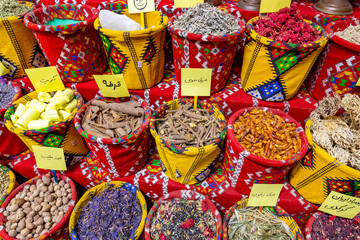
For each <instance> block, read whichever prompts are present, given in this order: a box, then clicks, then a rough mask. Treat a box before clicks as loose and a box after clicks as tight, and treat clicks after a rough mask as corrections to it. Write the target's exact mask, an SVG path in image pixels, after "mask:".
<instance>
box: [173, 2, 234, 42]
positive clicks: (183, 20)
mask: <svg viewBox="0 0 360 240" xmlns="http://www.w3.org/2000/svg"><path fill="white" fill-rule="evenodd" d="M173 24H174V27H176V28H178V29H180V30H182V31H185V32H187V33H195V34H202V35H225V34H229V33H232V32H236V31H238V30H239V29H240V26H239V20H238V19H236V18H235V17H234V16H233V15H231V14H228V13H225V12H223V11H221V10H219V9H218V8H216V7H214V6H212V5H210V4H208V3H198V4H196V6H195V7H193V8H189V9H187V10H186V11H185V12H184V14H181V15H180V16H179V17H178V18H176V19H175V20H174V22H173Z"/></svg>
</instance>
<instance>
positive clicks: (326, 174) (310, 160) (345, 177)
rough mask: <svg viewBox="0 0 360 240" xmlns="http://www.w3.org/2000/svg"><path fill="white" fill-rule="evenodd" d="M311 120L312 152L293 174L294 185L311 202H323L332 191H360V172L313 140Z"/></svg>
mask: <svg viewBox="0 0 360 240" xmlns="http://www.w3.org/2000/svg"><path fill="white" fill-rule="evenodd" d="M310 126H311V120H308V121H307V123H306V129H305V132H306V136H307V139H308V141H309V150H308V153H307V154H306V155H305V157H304V158H303V160H302V162H299V163H297V165H295V167H294V168H293V169H292V171H291V173H290V177H289V180H290V184H291V185H292V186H293V187H294V188H295V189H296V190H297V191H298V192H299V193H300V194H301V195H302V196H303V197H304V198H305V199H306V200H307V201H309V202H311V203H314V204H322V203H323V202H324V201H325V199H326V197H327V196H328V195H329V193H330V192H331V191H336V192H341V193H344V194H348V195H351V196H355V195H356V194H359V193H360V171H358V170H356V169H354V168H352V167H349V166H346V165H345V164H341V163H340V162H339V161H337V160H336V159H335V158H333V157H332V156H331V155H330V154H329V153H327V152H326V151H325V150H324V149H323V148H321V147H320V146H319V145H317V144H316V143H315V142H314V141H313V137H312V134H311V132H310Z"/></svg>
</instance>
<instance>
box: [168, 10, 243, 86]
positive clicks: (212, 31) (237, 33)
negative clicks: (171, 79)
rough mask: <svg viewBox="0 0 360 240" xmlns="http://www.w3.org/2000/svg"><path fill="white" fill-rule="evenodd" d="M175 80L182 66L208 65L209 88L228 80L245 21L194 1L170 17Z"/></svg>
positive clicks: (201, 66) (179, 79) (197, 66)
mask: <svg viewBox="0 0 360 240" xmlns="http://www.w3.org/2000/svg"><path fill="white" fill-rule="evenodd" d="M168 29H169V31H170V34H171V37H172V43H173V56H174V65H175V74H176V81H177V82H178V83H179V84H181V68H211V69H212V78H211V92H212V93H213V92H218V91H220V90H221V89H222V88H223V87H224V86H225V85H226V83H227V80H228V77H229V74H230V70H231V67H232V64H233V61H234V57H235V53H236V50H237V48H238V43H239V41H240V39H241V38H242V37H243V34H244V31H245V25H244V23H243V22H242V20H241V19H239V18H236V17H235V16H233V15H231V14H229V13H225V12H223V11H221V10H219V9H218V8H216V7H214V6H212V5H210V4H208V3H203V4H197V5H196V7H193V8H188V9H187V10H185V12H184V13H181V14H178V15H176V16H173V17H172V18H171V19H170V20H169V25H168Z"/></svg>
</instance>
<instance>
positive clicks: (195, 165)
mask: <svg viewBox="0 0 360 240" xmlns="http://www.w3.org/2000/svg"><path fill="white" fill-rule="evenodd" d="M188 102H193V99H176V100H173V101H170V102H167V103H165V104H164V105H162V106H160V107H159V108H158V109H157V110H156V111H155V113H154V114H153V117H152V119H155V118H162V117H163V116H164V115H165V111H166V110H175V109H179V106H180V105H183V104H186V103H188ZM198 105H199V107H198V108H202V109H206V110H208V111H209V112H210V114H214V116H215V118H216V119H217V120H218V121H219V123H220V124H221V127H220V131H221V133H220V135H219V137H218V138H217V139H216V141H215V143H212V144H210V145H207V146H205V147H180V146H178V145H175V144H172V143H169V142H167V141H165V140H164V139H163V138H161V137H160V136H159V135H158V133H157V129H156V124H155V121H150V132H151V134H152V135H153V137H154V138H155V142H156V146H157V150H158V152H159V155H160V159H161V163H162V166H161V167H162V169H163V171H164V172H165V174H166V175H167V176H168V177H169V178H170V179H172V180H174V181H176V182H179V183H182V184H196V183H199V182H202V181H204V180H205V179H206V178H207V177H208V176H209V175H210V173H211V170H212V167H213V165H214V163H215V160H216V158H217V156H218V155H219V154H220V151H221V149H220V148H221V146H222V145H223V142H224V140H225V136H226V120H225V117H224V115H223V114H222V113H221V111H220V110H219V109H218V108H217V107H215V106H213V105H211V104H209V103H206V102H204V101H200V102H198Z"/></svg>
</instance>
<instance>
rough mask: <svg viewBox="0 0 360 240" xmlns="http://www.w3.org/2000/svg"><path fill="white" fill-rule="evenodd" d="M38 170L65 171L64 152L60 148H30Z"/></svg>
mask: <svg viewBox="0 0 360 240" xmlns="http://www.w3.org/2000/svg"><path fill="white" fill-rule="evenodd" d="M32 148H33V152H34V155H35V160H36V164H37V167H38V168H42V169H50V170H62V171H66V170H67V168H66V162H65V157H64V150H63V149H62V148H52V147H42V146H36V145H34V146H32Z"/></svg>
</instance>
